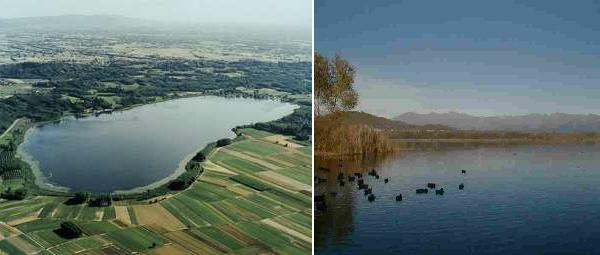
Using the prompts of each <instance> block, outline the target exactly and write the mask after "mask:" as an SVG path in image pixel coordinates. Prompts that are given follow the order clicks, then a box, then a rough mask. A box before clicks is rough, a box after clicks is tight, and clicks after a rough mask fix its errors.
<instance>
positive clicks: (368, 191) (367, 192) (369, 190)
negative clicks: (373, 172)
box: [365, 188, 373, 196]
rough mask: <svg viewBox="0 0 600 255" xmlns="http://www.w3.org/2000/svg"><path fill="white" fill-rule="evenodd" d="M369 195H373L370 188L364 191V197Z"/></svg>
mask: <svg viewBox="0 0 600 255" xmlns="http://www.w3.org/2000/svg"><path fill="white" fill-rule="evenodd" d="M371 193H373V189H371V188H368V189H366V190H365V196H366V195H369V194H371Z"/></svg>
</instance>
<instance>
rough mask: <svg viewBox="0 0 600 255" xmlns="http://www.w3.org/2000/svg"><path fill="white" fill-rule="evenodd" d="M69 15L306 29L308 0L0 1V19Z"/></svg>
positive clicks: (309, 11)
mask: <svg viewBox="0 0 600 255" xmlns="http://www.w3.org/2000/svg"><path fill="white" fill-rule="evenodd" d="M73 14H76V15H82V14H84V15H92V14H101V15H123V16H128V17H134V18H144V19H152V20H160V21H177V22H200V23H234V24H239V23H242V24H258V25H267V26H269V25H276V26H294V27H301V28H310V27H311V26H312V0H285V1H284V0H251V1H250V0H0V18H16V17H32V16H57V15H73Z"/></svg>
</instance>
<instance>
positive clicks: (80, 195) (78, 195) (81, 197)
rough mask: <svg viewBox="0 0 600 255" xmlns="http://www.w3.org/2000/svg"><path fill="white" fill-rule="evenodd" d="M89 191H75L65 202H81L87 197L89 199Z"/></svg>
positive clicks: (86, 199) (85, 200)
mask: <svg viewBox="0 0 600 255" xmlns="http://www.w3.org/2000/svg"><path fill="white" fill-rule="evenodd" d="M90 196H91V195H90V193H89V192H77V193H75V195H74V196H73V197H72V198H71V199H69V200H68V201H67V202H68V203H69V204H82V203H85V202H87V201H88V199H90Z"/></svg>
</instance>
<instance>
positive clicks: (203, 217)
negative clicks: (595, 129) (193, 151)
mask: <svg viewBox="0 0 600 255" xmlns="http://www.w3.org/2000/svg"><path fill="white" fill-rule="evenodd" d="M240 132H242V133H243V134H244V137H245V139H244V140H241V141H236V142H234V143H233V144H231V145H228V146H226V147H225V148H226V149H227V150H230V151H234V152H238V154H235V153H233V154H232V153H231V152H230V153H226V152H222V151H220V149H217V150H216V151H215V152H213V153H212V154H211V155H210V156H209V157H208V159H207V161H205V163H204V165H205V166H206V167H205V168H204V172H203V174H202V175H201V176H200V177H199V178H198V179H197V180H196V182H195V183H193V184H192V185H191V186H190V187H189V188H187V189H186V190H184V191H181V192H179V193H177V194H175V195H172V196H169V197H167V198H165V199H163V200H160V201H159V202H158V203H151V204H143V203H140V202H136V203H128V202H118V203H117V204H114V205H113V206H109V207H89V206H87V205H68V204H65V201H67V198H63V197H51V196H37V197H33V198H30V199H27V200H22V201H12V202H10V201H3V202H0V254H3V253H5V254H74V253H77V254H132V253H141V254H226V253H229V254H257V253H264V254H309V253H310V252H311V241H310V240H311V210H312V208H311V197H310V196H309V195H306V194H307V193H308V194H310V192H308V191H310V188H304V186H302V187H298V185H296V187H292V186H288V185H285V184H284V183H289V182H298V183H302V184H305V185H306V187H310V184H311V168H310V167H308V166H309V165H310V164H311V158H310V148H309V147H299V148H289V147H285V146H282V145H279V144H276V143H273V142H271V141H269V140H268V139H265V138H267V137H269V136H271V135H273V134H270V133H267V132H264V131H258V130H254V129H242V130H240ZM239 153H241V154H239ZM235 155H237V156H235ZM238 156H239V157H238ZM257 162H258V163H257ZM260 162H270V163H272V166H271V168H272V169H271V168H268V167H265V166H264V165H261V164H260ZM263 164H264V163H263ZM267 166H268V164H267ZM267 173H271V174H273V173H275V174H276V175H268V174H267ZM267 177H268V178H267ZM6 185H11V186H15V185H18V183H11V181H10V180H5V181H4V182H3V183H2V184H1V185H0V186H6ZM66 220H68V221H72V222H74V223H76V224H77V225H78V226H79V227H80V228H81V229H82V231H83V235H82V236H81V237H79V238H76V239H67V238H64V237H62V236H60V235H59V234H57V232H56V230H57V229H59V228H60V224H61V223H62V222H64V221H66Z"/></svg>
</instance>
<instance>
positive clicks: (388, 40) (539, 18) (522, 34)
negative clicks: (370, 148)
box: [315, 0, 600, 116]
mask: <svg viewBox="0 0 600 255" xmlns="http://www.w3.org/2000/svg"><path fill="white" fill-rule="evenodd" d="M315 48H316V50H317V51H320V52H322V53H324V54H326V55H329V56H331V55H333V54H335V53H336V52H339V53H340V54H342V55H343V56H344V57H346V58H347V59H349V60H350V61H351V62H352V63H354V64H355V66H356V67H357V69H358V77H357V83H356V85H357V88H358V90H359V93H360V94H361V104H360V110H364V111H367V112H371V113H375V114H378V115H382V116H395V115H397V114H399V113H403V112H407V111H416V112H431V111H435V112H447V111H458V112H465V113H470V114H476V115H499V114H527V113H534V112H537V113H552V112H566V113H597V114H600V1H586V0H580V1H545V0H539V1H510V0H505V1H482V0H460V1H458V0H457V1H428V0H413V1H386V0H381V1H362V0H328V1H323V0H316V2H315Z"/></svg>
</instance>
